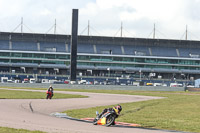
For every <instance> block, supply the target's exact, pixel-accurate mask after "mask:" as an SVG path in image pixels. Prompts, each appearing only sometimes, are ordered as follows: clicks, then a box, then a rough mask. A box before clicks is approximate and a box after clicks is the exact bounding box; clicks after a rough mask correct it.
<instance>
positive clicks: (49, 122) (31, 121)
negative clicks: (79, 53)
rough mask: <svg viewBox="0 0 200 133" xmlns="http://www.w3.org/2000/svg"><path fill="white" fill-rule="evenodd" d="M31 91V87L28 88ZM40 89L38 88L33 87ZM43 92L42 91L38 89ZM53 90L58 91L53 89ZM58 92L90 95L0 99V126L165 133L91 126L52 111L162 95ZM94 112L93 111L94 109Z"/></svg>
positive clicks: (78, 132) (62, 132) (54, 132)
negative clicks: (63, 97) (60, 97)
mask: <svg viewBox="0 0 200 133" xmlns="http://www.w3.org/2000/svg"><path fill="white" fill-rule="evenodd" d="M27 91H30V90H27ZM32 91H39V90H32ZM41 92H44V93H45V91H41ZM55 93H58V92H56V91H55ZM59 93H66V94H79V95H85V96H89V98H73V99H52V100H46V99H0V107H1V109H0V126H1V127H12V128H23V129H28V130H40V131H44V132H49V133H167V132H170V131H165V130H150V129H143V128H136V127H133V128H127V127H105V126H94V125H93V124H91V123H85V122H79V121H74V120H69V119H63V118H56V117H54V116H51V115H50V114H51V113H55V112H62V111H65V110H68V109H79V108H89V107H95V106H103V105H113V104H118V103H127V102H137V101H145V100H151V99H160V98H161V97H151V96H133V95H119V94H99V93H85V92H66V91H62V92H61V91H59ZM94 113H95V112H94Z"/></svg>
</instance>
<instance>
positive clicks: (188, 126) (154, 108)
mask: <svg viewBox="0 0 200 133" xmlns="http://www.w3.org/2000/svg"><path fill="white" fill-rule="evenodd" d="M89 91H91V90H89ZM99 92H101V93H102V90H101V91H100V90H99ZM105 92H107V93H108V92H110V91H105ZM110 93H117V94H119V93H122V94H129V95H148V96H161V97H166V98H165V99H159V100H150V101H143V102H133V103H125V104H121V105H122V107H123V111H122V113H121V116H120V117H119V118H118V119H117V121H121V122H128V123H137V124H141V125H142V127H146V128H157V129H168V130H177V131H188V132H200V126H199V125H200V95H199V93H190V92H148V93H147V92H142V91H141V92H140V91H113V90H112V92H110ZM112 106H114V105H111V106H103V107H94V108H89V109H79V110H68V111H65V113H67V114H68V115H69V116H71V117H75V118H85V117H95V111H96V110H97V111H99V112H101V111H102V110H103V109H104V108H108V107H112Z"/></svg>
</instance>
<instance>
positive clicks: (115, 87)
mask: <svg viewBox="0 0 200 133" xmlns="http://www.w3.org/2000/svg"><path fill="white" fill-rule="evenodd" d="M51 85H52V86H53V88H54V90H56V89H99V90H100V89H104V90H141V91H185V88H184V87H166V86H125V85H124V86H122V85H77V84H75V85H69V84H51ZM49 86H50V84H49V83H0V87H24V88H26V87H27V88H46V89H47V88H48V87H49Z"/></svg>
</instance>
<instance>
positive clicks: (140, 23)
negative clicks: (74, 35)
mask: <svg viewBox="0 0 200 133" xmlns="http://www.w3.org/2000/svg"><path fill="white" fill-rule="evenodd" d="M73 8H76V9H79V27H78V30H79V31H78V33H79V35H87V29H86V28H87V25H88V20H89V22H90V27H91V28H90V34H91V35H98V36H120V27H121V23H123V32H122V33H123V36H124V37H139V38H152V37H153V34H152V31H153V25H154V23H155V27H156V37H157V38H159V39H162V38H164V39H185V31H186V25H187V27H188V39H191V40H200V0H0V14H1V15H0V31H6V32H13V31H15V32H20V31H21V29H20V27H18V28H17V26H18V25H19V24H20V23H21V18H22V17H23V24H24V26H23V31H24V32H33V33H49V34H50V33H54V27H53V25H54V23H55V19H56V24H57V28H56V33H58V34H71V17H72V15H71V14H72V9H73ZM16 28H17V29H16Z"/></svg>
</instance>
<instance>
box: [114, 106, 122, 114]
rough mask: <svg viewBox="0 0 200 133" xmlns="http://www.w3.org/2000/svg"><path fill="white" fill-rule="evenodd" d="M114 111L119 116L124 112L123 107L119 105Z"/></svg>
mask: <svg viewBox="0 0 200 133" xmlns="http://www.w3.org/2000/svg"><path fill="white" fill-rule="evenodd" d="M113 109H114V110H115V112H116V113H117V114H120V112H121V111H122V106H121V105H117V106H115V107H113Z"/></svg>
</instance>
